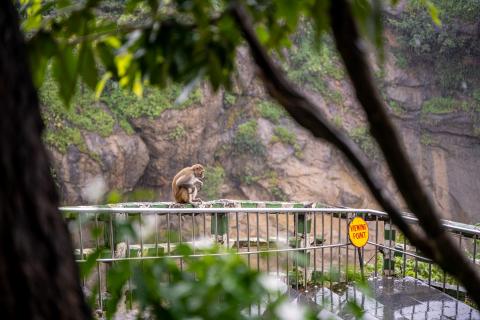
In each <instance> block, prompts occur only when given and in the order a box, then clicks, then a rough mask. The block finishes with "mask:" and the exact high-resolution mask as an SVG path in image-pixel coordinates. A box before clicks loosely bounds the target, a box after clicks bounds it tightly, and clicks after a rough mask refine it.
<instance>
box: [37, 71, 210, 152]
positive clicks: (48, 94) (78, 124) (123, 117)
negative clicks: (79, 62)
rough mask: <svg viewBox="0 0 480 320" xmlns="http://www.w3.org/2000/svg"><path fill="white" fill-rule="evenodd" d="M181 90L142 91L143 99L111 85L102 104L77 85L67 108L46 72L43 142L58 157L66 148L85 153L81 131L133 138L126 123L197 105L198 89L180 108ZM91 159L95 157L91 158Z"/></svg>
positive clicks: (177, 133) (42, 98)
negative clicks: (118, 133) (116, 131)
mask: <svg viewBox="0 0 480 320" xmlns="http://www.w3.org/2000/svg"><path fill="white" fill-rule="evenodd" d="M181 90H182V88H181V87H180V86H178V85H171V86H169V87H167V88H166V89H163V90H161V89H156V88H155V89H154V88H148V87H147V88H145V90H144V97H143V98H138V97H136V96H135V95H134V94H133V93H129V92H127V91H124V90H121V89H119V88H117V87H116V86H114V85H112V83H109V84H108V88H107V89H106V92H105V93H104V94H103V96H102V98H101V102H99V101H96V100H95V94H94V93H93V92H92V91H91V90H90V89H88V88H86V87H84V86H83V85H78V88H77V90H76V92H77V93H76V94H75V96H74V97H73V98H72V103H71V106H70V108H66V107H65V106H64V105H63V102H62V100H61V99H60V98H59V96H58V86H57V84H56V83H55V81H54V79H53V77H52V75H51V74H50V72H47V74H46V77H45V81H44V83H43V86H42V88H40V90H39V96H40V102H41V104H42V117H43V119H44V121H45V123H46V125H47V130H46V132H45V134H44V139H45V142H46V143H47V144H48V145H50V146H52V147H54V148H56V149H57V150H58V151H60V152H61V153H65V152H66V151H67V147H68V146H69V145H75V146H77V147H78V148H79V150H80V151H82V152H84V153H88V149H87V147H86V144H85V141H84V139H83V136H82V134H81V131H89V132H93V133H97V134H99V135H100V136H102V137H108V136H110V135H111V134H112V133H113V130H114V128H115V124H116V123H118V125H119V126H120V127H121V128H122V129H123V130H125V132H126V133H127V134H133V132H134V130H133V128H132V126H131V125H130V123H129V119H134V118H138V117H142V116H149V117H156V116H159V115H160V114H161V113H162V112H163V111H164V110H166V109H169V108H186V107H188V106H189V105H191V104H193V103H196V102H198V101H200V99H201V90H200V89H197V90H196V91H194V92H193V93H192V94H191V95H190V97H189V98H188V99H187V100H186V101H185V102H183V103H181V104H176V103H175V100H176V98H177V97H178V96H179V95H180V92H181ZM172 134H174V135H175V137H176V138H179V136H180V135H181V134H182V132H181V130H180V128H178V129H176V131H175V132H174V133H172ZM91 156H92V157H94V158H95V157H96V156H95V155H93V154H91Z"/></svg>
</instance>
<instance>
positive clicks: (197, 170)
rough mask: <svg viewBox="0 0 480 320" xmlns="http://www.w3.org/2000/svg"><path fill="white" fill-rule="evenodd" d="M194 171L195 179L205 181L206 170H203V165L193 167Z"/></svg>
mask: <svg viewBox="0 0 480 320" xmlns="http://www.w3.org/2000/svg"><path fill="white" fill-rule="evenodd" d="M192 169H193V174H194V175H195V177H197V178H200V179H203V175H204V172H205V169H204V168H203V166H202V165H201V164H194V165H193V166H192Z"/></svg>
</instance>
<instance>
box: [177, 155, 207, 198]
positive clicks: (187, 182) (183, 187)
mask: <svg viewBox="0 0 480 320" xmlns="http://www.w3.org/2000/svg"><path fill="white" fill-rule="evenodd" d="M204 171H205V169H204V168H203V166H202V165H201V164H194V165H193V166H191V167H186V168H183V169H182V170H180V171H179V172H178V173H177V174H176V175H175V177H174V178H173V181H172V194H173V197H174V198H175V201H176V202H178V203H190V204H192V205H196V204H197V203H198V202H200V203H201V202H202V200H201V199H200V198H197V193H198V191H199V190H200V188H201V187H202V186H203V182H202V181H201V180H200V179H203V174H204Z"/></svg>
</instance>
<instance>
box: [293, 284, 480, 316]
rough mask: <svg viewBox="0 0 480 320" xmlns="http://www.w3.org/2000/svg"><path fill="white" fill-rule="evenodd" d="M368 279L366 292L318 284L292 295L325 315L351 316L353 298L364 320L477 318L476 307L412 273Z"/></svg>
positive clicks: (351, 287) (352, 288)
mask: <svg viewBox="0 0 480 320" xmlns="http://www.w3.org/2000/svg"><path fill="white" fill-rule="evenodd" d="M368 282H369V285H370V288H371V289H372V290H371V291H372V292H370V294H369V295H365V294H363V293H362V291H360V290H359V289H358V288H355V287H353V286H349V287H347V289H346V290H345V292H343V293H342V294H337V293H335V292H333V291H332V290H329V289H328V288H320V289H318V290H317V291H316V292H309V293H305V292H304V293H298V296H297V297H294V298H296V299H297V301H299V302H300V303H302V302H303V303H309V304H311V303H312V301H314V302H315V303H317V304H319V305H324V306H325V307H326V310H324V311H323V315H325V316H326V319H330V318H332V319H345V320H350V319H355V317H354V315H353V314H352V312H351V310H350V309H349V307H348V301H356V303H357V305H358V306H360V307H361V308H362V309H363V310H364V315H363V318H362V319H365V320H370V319H371V320H375V319H385V320H407V319H408V320H420V319H422V320H436V319H439V320H453V319H457V320H479V319H480V312H479V311H478V310H476V309H474V308H472V307H470V306H469V305H467V304H465V303H464V302H461V301H459V300H456V299H455V298H453V297H451V296H449V295H448V294H446V293H443V292H442V291H440V290H437V289H435V288H433V287H430V286H428V285H427V284H426V283H424V282H422V281H420V280H417V279H414V278H412V277H406V278H403V279H398V278H391V277H389V278H373V279H370V280H369V281H368ZM321 315H322V314H321Z"/></svg>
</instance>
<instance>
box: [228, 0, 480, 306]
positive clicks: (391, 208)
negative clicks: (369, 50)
mask: <svg viewBox="0 0 480 320" xmlns="http://www.w3.org/2000/svg"><path fill="white" fill-rule="evenodd" d="M333 2H334V3H337V0H336V1H333ZM342 3H343V1H342ZM332 10H333V9H332ZM232 14H233V16H234V18H235V19H236V22H237V24H238V25H239V26H240V29H241V30H242V32H243V34H244V37H245V40H246V41H247V43H248V45H249V46H250V50H251V52H252V55H253V58H254V60H255V63H256V64H257V66H258V67H259V69H260V70H261V73H262V78H263V82H264V84H265V87H266V89H267V91H268V93H269V94H270V95H271V96H272V97H273V98H274V99H276V100H277V101H278V102H279V103H280V104H282V105H283V106H284V108H285V109H286V110H287V112H288V113H289V114H290V115H291V116H292V118H293V119H295V120H296V121H297V122H298V123H299V124H300V125H302V126H303V127H305V128H306V129H308V130H309V131H310V132H311V133H312V134H313V135H314V136H316V137H319V138H324V139H325V140H327V141H329V142H330V143H332V144H333V145H335V146H336V147H337V148H338V149H340V150H341V151H342V152H343V153H344V154H345V156H346V157H347V158H348V159H349V160H350V161H351V163H352V164H353V165H354V167H355V168H356V169H357V170H358V172H359V173H360V175H361V176H362V178H363V179H364V181H365V182H366V184H367V186H368V187H369V188H370V191H371V192H372V194H373V195H374V197H375V198H376V199H377V201H378V202H379V203H380V205H381V206H382V207H383V208H384V209H385V210H386V211H387V212H388V213H389V215H390V217H391V219H392V221H393V223H394V224H395V225H397V226H398V227H399V229H400V231H401V232H402V233H403V234H404V235H405V236H406V237H407V238H408V239H409V240H410V241H411V243H412V244H414V245H415V246H416V247H417V248H418V249H419V250H421V251H422V252H423V253H424V254H425V255H426V256H428V257H429V258H431V259H432V260H434V261H436V262H437V263H438V264H439V265H440V266H442V268H444V270H446V271H448V272H450V273H451V274H453V275H455V276H456V277H457V278H458V279H460V280H461V281H462V283H463V284H464V286H465V287H466V288H467V290H468V291H469V293H470V295H471V296H472V297H473V298H474V299H475V301H476V302H477V303H479V302H480V285H476V288H475V286H472V285H470V284H469V283H468V281H467V280H466V278H465V277H464V276H463V275H462V274H461V272H467V273H468V274H469V277H473V279H477V278H478V275H477V274H476V272H475V271H474V269H473V267H472V266H471V265H470V264H469V263H468V262H467V260H466V258H465V257H463V256H462V254H461V253H460V252H459V251H458V249H457V248H456V247H454V246H453V242H452V240H451V239H450V238H449V237H448V235H447V234H446V232H445V231H444V230H443V228H442V226H441V224H440V221H439V219H438V218H437V216H436V215H433V216H432V218H431V219H434V220H435V221H436V222H431V223H429V224H427V225H428V226H429V227H432V226H433V227H435V228H437V230H436V232H433V233H432V232H431V231H430V230H429V232H428V233H427V232H426V233H422V232H418V231H415V230H414V229H413V228H412V227H411V226H410V225H409V224H408V223H407V222H406V221H405V220H404V219H403V217H402V213H401V211H400V210H399V209H398V208H397V206H396V205H395V204H394V203H393V201H392V200H391V198H390V197H389V196H388V195H387V193H386V190H385V188H384V187H383V186H382V184H381V183H380V180H379V179H378V177H376V175H375V174H374V173H373V171H372V170H371V168H372V163H371V162H370V161H369V160H368V159H367V158H366V157H365V155H364V154H363V152H362V151H361V150H360V149H359V148H358V146H357V145H356V144H355V143H354V142H353V141H352V140H351V139H350V138H349V137H348V136H347V135H346V134H344V133H343V132H342V131H340V130H338V129H337V128H335V126H333V125H332V124H331V123H329V122H328V121H327V119H326V118H325V116H324V115H323V112H322V111H321V107H320V106H319V105H318V104H317V102H316V101H314V100H312V99H311V98H310V97H308V96H306V95H305V94H303V93H302V92H301V91H300V90H299V89H298V88H296V86H295V85H294V84H292V83H291V82H290V81H289V80H287V79H286V77H285V76H284V74H283V72H282V71H281V70H280V69H279V68H278V67H277V66H276V65H275V63H274V62H273V61H272V59H271V58H270V57H269V56H268V54H267V52H266V51H265V49H264V48H263V47H262V46H261V45H260V43H259V41H258V39H257V37H256V35H255V32H254V31H253V29H252V22H251V18H250V16H249V15H248V14H247V12H246V11H245V9H244V8H243V6H242V5H240V4H239V3H236V4H235V5H233V7H232ZM334 18H336V17H334ZM338 21H339V20H336V22H338ZM335 26H336V27H338V26H337V25H335ZM354 26H355V25H354V24H353V27H354ZM350 32H352V31H351V30H350ZM345 35H347V36H348V35H349V33H345ZM353 35H358V33H352V34H351V36H353ZM344 40H346V39H344ZM346 41H347V40H346ZM358 41H359V39H357V38H355V39H348V42H349V43H350V44H354V43H358ZM362 55H363V53H362ZM342 57H343V56H342ZM363 60H364V61H363V62H364V63H365V64H363V65H364V66H366V67H367V70H368V65H367V64H366V60H365V59H363ZM356 63H357V65H358V63H359V62H358V61H357V62H356ZM352 64H353V63H351V64H350V67H351V66H352ZM347 71H348V72H349V74H350V72H351V69H349V68H348V66H347ZM350 76H352V75H351V74H350ZM362 81H364V82H368V84H364V85H363V86H362V87H361V88H362V90H363V87H365V86H366V87H367V89H368V90H372V89H373V92H376V91H375V88H374V87H373V84H372V83H373V82H372V81H371V77H367V78H363V79H362ZM355 84H356V83H355V82H354V85H355ZM357 94H358V89H357ZM374 96H376V97H377V99H376V101H377V102H378V101H379V99H378V95H374ZM359 100H360V99H359ZM360 102H361V103H362V105H363V103H365V99H363V100H360ZM379 105H380V108H381V107H382V105H381V103H380V104H379ZM364 108H365V106H364ZM384 114H385V117H387V120H388V116H387V115H386V113H385V112H384ZM369 121H370V122H371V123H374V124H376V123H377V122H378V119H376V121H375V122H372V120H371V119H370V117H369ZM387 127H389V128H392V130H393V126H391V124H390V122H388V123H387ZM381 130H382V129H380V131H378V132H377V134H378V135H381V134H382V131H381ZM392 130H390V131H392ZM393 132H394V131H393ZM378 135H375V137H377V136H378ZM391 136H392V134H391V132H389V135H388V137H391ZM394 138H396V136H394ZM385 141H388V140H387V139H384V140H383V142H385ZM395 141H396V142H398V140H395ZM396 146H397V148H398V143H397V144H396ZM382 150H383V149H382ZM383 152H384V153H386V152H389V153H391V155H390V156H389V157H388V159H390V160H391V158H394V157H395V155H397V154H398V152H399V149H396V148H392V147H390V148H388V149H387V151H385V150H383ZM388 159H387V161H388ZM407 165H409V164H408V162H407ZM409 168H410V172H413V170H412V169H411V167H409ZM395 169H397V170H398V169H402V168H401V167H400V168H399V166H395ZM398 175H402V171H400V173H398V172H396V173H395V174H394V178H397V177H398ZM409 190H411V192H413V193H415V192H417V190H416V189H409ZM422 194H425V193H424V192H423V193H422ZM404 196H405V195H404ZM414 208H415V209H416V210H418V208H419V206H414V207H411V209H412V210H413V209H414ZM424 220H425V217H424V219H422V220H421V223H422V227H423V221H424ZM438 229H440V231H439V230H438ZM424 230H425V229H424ZM426 234H428V236H429V237H431V238H432V239H431V240H430V239H429V238H427V236H426ZM432 234H434V235H435V236H436V237H432ZM445 242H448V250H445V252H446V253H448V254H450V253H451V252H452V251H454V252H455V256H456V257H457V258H458V257H460V258H461V259H460V260H453V259H452V260H450V261H448V260H447V259H444V256H445V254H444V253H442V250H441V249H442V246H443V245H444V243H445ZM457 261H462V262H465V264H464V265H462V266H461V267H460V266H458V265H457ZM467 269H468V270H467ZM460 270H462V271H460ZM477 298H478V299H477Z"/></svg>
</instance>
